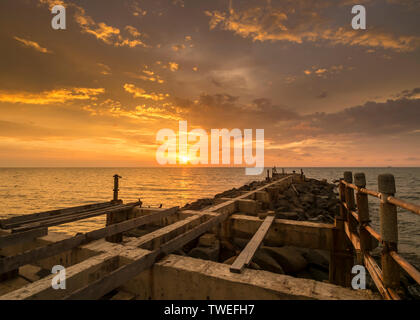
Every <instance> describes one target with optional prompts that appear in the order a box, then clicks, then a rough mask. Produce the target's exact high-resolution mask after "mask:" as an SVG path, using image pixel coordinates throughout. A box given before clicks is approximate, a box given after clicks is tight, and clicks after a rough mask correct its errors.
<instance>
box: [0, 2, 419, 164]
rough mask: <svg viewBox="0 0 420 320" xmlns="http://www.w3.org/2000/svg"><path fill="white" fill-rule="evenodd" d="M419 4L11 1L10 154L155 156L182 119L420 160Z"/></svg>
mask: <svg viewBox="0 0 420 320" xmlns="http://www.w3.org/2000/svg"><path fill="white" fill-rule="evenodd" d="M54 4H63V5H64V6H65V7H66V9H67V29H66V30H53V29H52V27H51V19H52V17H53V15H52V14H51V9H50V8H51V7H52V6H53V5H54ZM354 4H362V5H364V6H365V7H366V10H367V30H353V29H352V27H351V19H352V17H353V15H352V14H351V8H352V6H353V5H354ZM419 17H420V1H418V0H369V1H361V0H360V1H352V0H326V1H319V0H317V1H315V0H284V1H282V0H278V1H275V0H271V1H269V0H268V1H264V0H242V1H241V0H232V1H228V0H118V1H117V0H110V1H104V0H78V1H77V0H69V1H67V0H63V1H53V0H1V1H0V41H1V51H0V166H1V167H21V166H46V167H48V166H156V165H158V164H157V162H156V159H155V153H156V149H157V147H158V146H159V143H157V142H156V134H157V132H158V131H159V130H160V129H163V128H170V129H173V130H175V131H177V130H178V122H179V121H180V120H186V121H188V127H189V129H194V128H202V129H204V130H206V131H208V132H210V129H212V128H213V129H222V128H228V129H233V128H239V129H241V130H244V129H253V130H254V132H255V129H264V130H265V164H266V165H267V166H272V165H277V166H280V167H281V166H284V167H287V166H301V167H305V166H336V167H341V166H420V18H419Z"/></svg>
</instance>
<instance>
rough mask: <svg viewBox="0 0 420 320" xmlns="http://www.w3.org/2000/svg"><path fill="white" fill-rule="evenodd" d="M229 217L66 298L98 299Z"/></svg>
mask: <svg viewBox="0 0 420 320" xmlns="http://www.w3.org/2000/svg"><path fill="white" fill-rule="evenodd" d="M228 217H229V212H224V213H221V214H220V215H218V216H216V217H213V218H211V219H210V220H209V221H206V222H204V223H202V224H200V225H199V226H197V227H195V228H193V229H191V230H189V231H187V232H186V233H184V234H181V235H179V236H177V237H176V238H174V239H172V240H170V241H169V242H167V243H165V244H163V245H162V246H161V247H160V248H159V249H157V250H154V251H152V252H149V253H147V254H145V255H144V256H142V257H141V258H139V259H138V260H136V261H134V262H132V263H130V264H127V265H125V266H122V267H120V268H118V269H117V270H115V271H113V272H111V273H110V274H108V275H107V276H105V277H103V278H102V279H99V280H97V281H95V282H94V283H92V284H90V285H87V286H85V287H83V288H81V289H79V290H76V291H75V292H73V293H71V294H70V295H69V296H67V297H66V299H70V300H91V299H98V298H100V297H102V296H104V295H105V294H107V293H108V292H110V291H112V290H113V289H115V288H118V287H120V286H122V285H123V284H124V283H126V282H127V281H129V280H130V279H132V278H133V277H135V276H137V275H138V274H139V273H141V272H142V271H144V270H146V269H148V268H150V267H151V266H152V265H153V264H154V263H155V262H156V260H158V259H159V258H161V257H163V256H165V255H167V254H169V253H171V252H173V251H175V250H177V249H180V248H182V246H184V245H185V244H187V243H188V242H190V241H191V240H194V239H195V238H197V237H198V236H200V235H202V234H204V233H206V232H207V231H208V230H210V229H211V228H213V227H215V226H217V225H218V224H220V223H222V222H223V221H225V220H226V219H227V218H228Z"/></svg>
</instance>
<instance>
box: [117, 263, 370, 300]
mask: <svg viewBox="0 0 420 320" xmlns="http://www.w3.org/2000/svg"><path fill="white" fill-rule="evenodd" d="M145 288H147V289H145ZM123 290H125V291H128V292H131V293H133V294H134V295H136V296H137V299H181V300H197V299H202V300H207V299H210V300H219V299H220V300H224V299H229V300H236V299H240V300H242V299H243V300H259V299H320V300H333V299H337V300H338V299H340V300H341V299H344V300H359V299H363V300H369V299H375V298H377V296H375V295H373V294H372V293H370V291H362V290H358V291H356V290H351V289H347V288H343V287H339V286H336V285H332V284H328V283H324V282H318V281H314V280H308V279H299V278H294V277H291V276H286V275H280V274H275V273H271V272H267V271H257V270H251V269H245V270H244V271H243V273H241V274H237V273H231V272H230V271H229V265H227V264H221V263H216V262H212V261H205V260H200V259H194V258H190V257H182V256H177V255H169V256H167V257H166V258H164V259H163V260H161V261H159V262H157V263H155V264H154V266H153V268H152V270H151V271H150V270H149V271H146V272H144V273H142V274H141V275H139V276H138V277H136V278H135V279H133V281H130V283H127V284H126V285H124V286H123Z"/></svg>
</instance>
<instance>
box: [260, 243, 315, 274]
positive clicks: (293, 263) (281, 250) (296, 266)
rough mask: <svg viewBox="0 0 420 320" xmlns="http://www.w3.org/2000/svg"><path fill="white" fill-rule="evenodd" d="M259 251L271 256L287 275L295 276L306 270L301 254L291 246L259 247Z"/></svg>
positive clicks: (305, 263)
mask: <svg viewBox="0 0 420 320" xmlns="http://www.w3.org/2000/svg"><path fill="white" fill-rule="evenodd" d="M260 251H262V252H263V253H266V254H267V255H269V256H271V257H272V258H273V259H274V260H276V262H277V263H278V264H280V265H281V267H282V269H283V270H284V272H285V273H287V274H295V273H297V272H299V271H301V270H303V269H305V268H306V266H307V262H306V260H305V258H304V257H303V256H302V254H301V252H300V251H299V250H298V249H297V248H295V247H291V246H285V247H266V246H263V247H261V249H260Z"/></svg>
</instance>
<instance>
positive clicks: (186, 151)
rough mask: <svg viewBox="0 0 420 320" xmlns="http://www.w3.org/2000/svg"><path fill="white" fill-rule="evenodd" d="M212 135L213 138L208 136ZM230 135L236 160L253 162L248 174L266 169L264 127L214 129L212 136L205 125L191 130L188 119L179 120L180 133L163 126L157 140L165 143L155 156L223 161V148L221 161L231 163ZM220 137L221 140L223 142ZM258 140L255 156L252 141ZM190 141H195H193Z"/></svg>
mask: <svg viewBox="0 0 420 320" xmlns="http://www.w3.org/2000/svg"><path fill="white" fill-rule="evenodd" d="M209 138H210V139H209ZM231 138H232V139H233V164H234V165H242V164H244V163H245V164H246V165H249V166H250V165H254V167H247V168H245V174H246V175H260V174H261V173H263V171H264V129H256V130H255V141H254V140H253V130H252V129H245V130H243V135H242V131H241V130H240V129H232V130H228V129H221V130H220V129H211V133H210V137H209V135H208V134H207V132H206V131H205V130H203V129H193V130H191V131H190V132H188V128H187V121H179V132H178V138H177V134H176V133H175V132H174V131H173V130H171V129H161V130H159V132H158V133H157V135H156V141H157V142H160V143H162V145H161V146H159V148H158V149H157V151H156V160H157V162H158V163H159V164H160V165H167V164H170V165H171V164H172V165H175V164H187V163H190V164H192V165H197V164H202V165H207V164H209V140H210V146H211V147H210V153H211V155H210V163H211V164H212V165H218V164H220V149H221V151H222V164H223V165H229V164H231ZM220 140H221V142H222V143H221V144H220ZM254 142H255V156H254V155H253V144H254ZM190 143H194V144H192V145H190Z"/></svg>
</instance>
